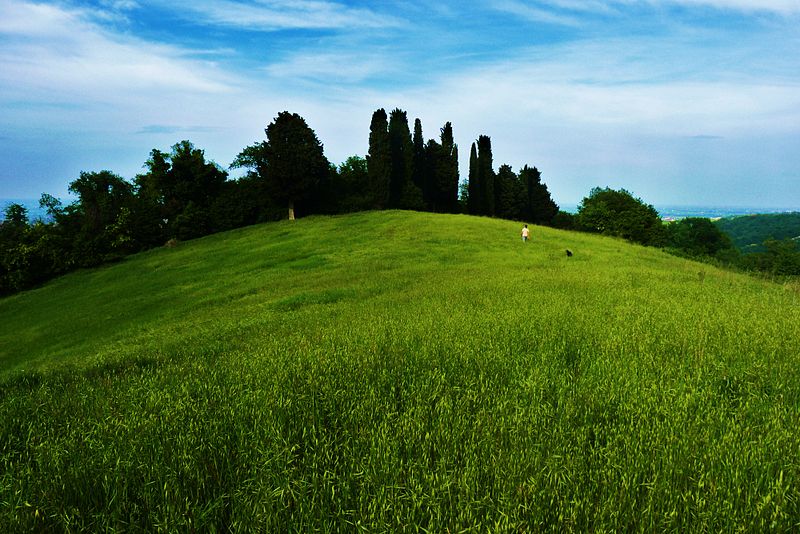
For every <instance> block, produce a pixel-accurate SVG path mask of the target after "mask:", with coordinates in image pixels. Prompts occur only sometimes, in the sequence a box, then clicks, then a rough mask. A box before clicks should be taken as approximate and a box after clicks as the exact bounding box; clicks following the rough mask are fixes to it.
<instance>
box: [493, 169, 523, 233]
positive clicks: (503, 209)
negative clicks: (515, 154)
mask: <svg viewBox="0 0 800 534" xmlns="http://www.w3.org/2000/svg"><path fill="white" fill-rule="evenodd" d="M498 190H499V194H498ZM495 199H496V200H495V202H496V205H495V209H496V211H497V216H498V217H502V218H504V219H512V220H520V219H523V218H524V217H523V216H522V214H523V213H524V211H525V188H524V187H523V185H522V182H521V181H520V180H519V178H518V177H517V174H516V173H515V172H514V171H513V169H512V168H511V166H510V165H501V166H500V168H499V169H498V170H497V181H496V182H495Z"/></svg>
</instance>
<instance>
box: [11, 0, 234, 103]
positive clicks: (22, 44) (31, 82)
mask: <svg viewBox="0 0 800 534" xmlns="http://www.w3.org/2000/svg"><path fill="white" fill-rule="evenodd" d="M92 15H93V14H92V13H90V12H87V11H85V10H69V9H66V8H63V7H57V6H54V5H44V4H33V3H28V2H19V1H16V0H10V1H9V2H7V3H5V4H4V5H3V7H2V8H0V21H2V22H0V35H4V36H5V37H6V44H4V46H3V47H2V48H0V71H2V73H3V74H2V78H0V88H2V90H3V93H4V95H6V98H8V96H11V95H13V98H16V99H22V100H30V99H37V100H40V101H46V102H51V103H57V102H69V103H70V104H73V105H74V104H76V103H80V102H92V103H97V102H107V103H120V102H121V101H123V100H128V99H130V98H131V97H132V96H134V97H135V96H136V95H137V94H138V95H139V96H149V95H151V92H155V91H164V92H170V91H179V92H184V91H186V92H190V93H213V94H220V93H225V92H229V91H231V90H232V86H231V84H230V82H229V78H228V77H227V76H226V75H225V73H221V72H220V71H219V70H218V68H217V67H215V65H214V64H213V63H210V62H203V61H196V60H189V59H187V58H186V55H187V51H186V50H183V49H179V48H175V47H172V46H167V45H158V44H153V43H149V42H145V41H141V40H139V39H136V38H134V37H128V36H121V35H114V34H112V33H109V32H108V31H106V30H104V29H103V28H102V27H100V26H98V25H97V24H95V23H94V22H92V18H93V17H92ZM221 80H224V81H221Z"/></svg>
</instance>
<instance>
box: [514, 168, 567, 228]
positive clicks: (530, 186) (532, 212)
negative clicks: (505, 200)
mask: <svg viewBox="0 0 800 534" xmlns="http://www.w3.org/2000/svg"><path fill="white" fill-rule="evenodd" d="M519 176H520V180H521V181H522V182H523V184H524V186H525V191H526V194H527V199H526V200H527V202H526V207H525V211H524V213H525V217H524V218H525V219H527V220H529V221H531V222H533V223H534V224H543V225H549V224H551V222H552V220H553V218H554V217H555V216H556V214H558V204H556V203H555V202H554V201H553V199H552V197H551V196H550V191H548V190H547V186H546V185H545V184H544V183H542V175H541V173H540V172H539V169H537V168H536V167H533V168H530V167H528V166H527V165H525V167H523V168H522V170H521V171H520V173H519Z"/></svg>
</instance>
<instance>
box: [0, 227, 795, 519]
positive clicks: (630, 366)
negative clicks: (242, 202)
mask: <svg viewBox="0 0 800 534" xmlns="http://www.w3.org/2000/svg"><path fill="white" fill-rule="evenodd" d="M520 227H521V225H520V224H517V223H514V222H509V221H503V220H496V219H487V218H478V217H469V216H463V215H435V214H429V213H428V214H423V213H412V212H400V211H389V212H372V213H361V214H355V215H348V216H337V217H309V218H306V219H301V220H298V221H295V222H294V223H290V222H288V221H286V222H280V223H270V224H264V225H258V226H252V227H248V228H243V229H239V230H235V231H231V232H227V233H224V234H216V235H212V236H208V237H205V238H202V239H198V240H194V241H189V242H185V243H180V244H179V245H178V246H177V247H175V248H162V249H158V250H151V251H149V252H146V253H143V254H139V255H136V256H132V257H129V258H128V259H126V260H124V261H122V262H120V263H117V264H113V265H110V266H106V267H103V268H100V269H96V270H86V271H80V272H75V273H72V274H70V275H67V276H64V277H62V278H59V279H57V280H54V281H52V282H50V283H48V284H47V285H45V286H43V287H41V288H38V289H35V290H32V291H27V292H24V293H20V294H17V295H14V296H12V297H8V298H5V299H3V300H0V324H1V325H2V327H0V465H1V466H2V467H1V468H0V531H3V532H17V531H30V530H40V531H93V532H94V531H133V532H136V531H147V532H154V531H195V530H197V531H202V532H220V531H221V532H227V531H256V532H282V531H298V532H309V531H312V532H313V531H321V532H332V531H345V532H357V531H363V532H485V531H492V532H539V531H556V532H563V531H576V532H586V531H592V532H616V531H633V532H640V531H648V532H653V531H657V532H665V531H666V532H719V531H724V532H733V531H749V532H764V531H797V530H799V529H800V430H799V429H800V285H798V283H797V282H774V281H768V280H764V279H760V278H755V277H749V276H746V275H742V274H736V273H732V272H728V271H724V270H720V269H717V268H714V267H712V266H709V265H704V264H700V263H695V262H692V261H689V260H685V259H681V258H676V257H673V256H670V255H668V254H666V253H664V252H662V251H660V250H656V249H651V248H644V247H639V246H634V245H631V244H628V243H626V242H624V241H620V240H616V239H611V238H606V237H601V236H593V235H588V234H579V233H571V232H565V231H559V230H554V229H549V228H540V227H532V240H531V242H529V243H522V242H521V240H520V238H519V230H520ZM566 249H570V250H571V251H573V253H574V256H573V257H571V258H568V257H567V256H566V254H565V250H566Z"/></svg>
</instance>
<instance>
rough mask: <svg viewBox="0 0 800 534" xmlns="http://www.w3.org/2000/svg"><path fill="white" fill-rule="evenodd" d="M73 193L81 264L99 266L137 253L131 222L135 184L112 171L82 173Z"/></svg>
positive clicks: (77, 258) (77, 255) (75, 244)
mask: <svg viewBox="0 0 800 534" xmlns="http://www.w3.org/2000/svg"><path fill="white" fill-rule="evenodd" d="M69 191H70V192H71V193H74V194H75V195H77V196H78V200H77V202H76V203H75V204H74V206H73V210H72V211H71V213H72V214H73V217H77V219H78V220H79V221H80V229H79V231H78V233H77V234H76V235H74V236H73V239H74V241H73V247H74V248H73V250H74V254H75V261H76V263H77V264H79V265H96V264H97V263H100V262H102V261H106V260H108V259H111V258H112V257H120V256H122V255H125V254H128V253H130V252H132V251H133V250H134V249H135V244H134V239H133V228H132V227H131V225H130V220H129V219H130V213H131V207H132V205H133V199H134V194H133V185H132V184H130V183H129V182H126V181H125V180H124V179H122V178H121V177H120V176H118V175H116V174H114V173H112V172H110V171H100V172H81V174H80V177H79V178H78V179H77V180H75V181H74V182H72V183H71V184H70V185H69Z"/></svg>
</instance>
